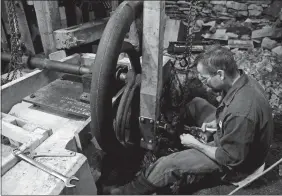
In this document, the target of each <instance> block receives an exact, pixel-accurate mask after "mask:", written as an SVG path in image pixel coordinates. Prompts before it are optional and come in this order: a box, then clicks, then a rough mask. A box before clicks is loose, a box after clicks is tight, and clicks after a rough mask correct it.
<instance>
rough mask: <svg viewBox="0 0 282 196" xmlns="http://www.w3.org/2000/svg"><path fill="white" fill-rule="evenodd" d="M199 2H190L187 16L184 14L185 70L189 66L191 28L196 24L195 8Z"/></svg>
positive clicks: (195, 0) (191, 40)
mask: <svg viewBox="0 0 282 196" xmlns="http://www.w3.org/2000/svg"><path fill="white" fill-rule="evenodd" d="M198 3H199V1H198V0H194V1H191V4H190V7H189V11H188V14H186V19H185V20H186V21H185V22H186V23H187V26H186V34H185V52H184V59H185V61H186V62H187V63H186V65H185V67H186V68H187V67H188V65H190V64H191V56H192V47H193V36H194V32H193V28H194V26H195V23H196V13H197V12H196V10H195V7H196V6H197V5H198Z"/></svg>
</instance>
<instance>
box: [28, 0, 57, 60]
mask: <svg viewBox="0 0 282 196" xmlns="http://www.w3.org/2000/svg"><path fill="white" fill-rule="evenodd" d="M33 3H34V8H35V12H36V18H37V23H38V27H39V32H40V36H41V41H42V45H43V49H44V53H45V55H46V56H48V55H49V54H50V53H52V52H55V51H56V45H55V41H54V37H53V31H55V30H57V29H60V28H61V18H60V11H59V4H58V1H48V0H42V1H34V2H33Z"/></svg>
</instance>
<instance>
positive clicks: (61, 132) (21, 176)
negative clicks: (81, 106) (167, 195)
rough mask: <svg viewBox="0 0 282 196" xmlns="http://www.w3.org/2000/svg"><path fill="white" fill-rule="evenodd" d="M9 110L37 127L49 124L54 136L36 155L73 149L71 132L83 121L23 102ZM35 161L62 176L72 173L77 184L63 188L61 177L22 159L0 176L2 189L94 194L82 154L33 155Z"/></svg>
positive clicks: (55, 193) (79, 126)
mask: <svg viewBox="0 0 282 196" xmlns="http://www.w3.org/2000/svg"><path fill="white" fill-rule="evenodd" d="M11 113H13V114H14V115H16V116H18V117H19V118H21V119H25V120H28V121H29V122H31V123H38V124H39V125H40V126H48V127H50V128H51V129H52V130H54V131H53V135H52V136H50V137H49V138H48V140H45V141H44V142H43V143H42V144H41V145H40V146H39V147H37V148H36V149H35V150H34V152H36V153H38V154H40V152H50V153H52V152H57V151H60V152H62V151H64V150H70V149H75V145H76V144H75V142H74V143H73V142H72V141H73V140H74V133H75V132H76V131H78V129H80V128H81V127H82V126H83V124H84V123H85V121H84V120H79V119H75V118H69V117H66V116H65V117H63V116H59V115H56V114H52V113H49V112H46V111H40V110H36V109H34V108H32V107H30V105H29V104H26V103H20V104H17V105H16V106H15V107H13V109H12V111H11ZM70 144H71V145H70ZM36 160H37V161H39V162H42V163H44V164H45V165H47V166H48V167H51V168H52V169H54V170H56V171H58V172H59V173H62V174H63V175H66V176H72V175H75V176H76V177H78V178H79V181H78V182H75V184H76V187H74V188H72V189H71V190H68V189H65V186H64V183H63V182H62V181H61V180H59V179H57V178H55V177H53V176H51V175H49V174H47V173H46V172H43V171H41V170H39V169H38V168H36V167H34V166H32V165H30V164H28V163H26V162H25V161H21V162H19V163H18V164H17V165H16V166H15V167H13V168H12V169H11V170H9V172H7V173H6V174H5V175H4V176H2V190H3V192H4V193H6V194H9V195H10V194H11V195H18V194H21V195H23V194H24V195H31V194H32V195H59V194H62V193H72V194H75V195H77V194H83V195H96V194H97V189H96V186H95V182H94V179H93V177H92V175H91V171H90V168H89V165H88V163H87V159H86V157H85V156H84V155H82V154H80V153H76V155H75V156H74V157H47V158H44V157H43V158H40V157H39V158H36ZM12 182H13V183H12ZM17 182H20V183H17ZM12 184H13V187H12Z"/></svg>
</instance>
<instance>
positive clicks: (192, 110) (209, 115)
mask: <svg viewBox="0 0 282 196" xmlns="http://www.w3.org/2000/svg"><path fill="white" fill-rule="evenodd" d="M186 111H187V112H186V113H187V116H191V118H192V119H193V120H194V121H195V124H196V126H201V125H202V123H203V122H206V121H211V120H214V119H215V112H216V108H215V107H214V106H213V105H211V104H210V103H209V102H208V101H207V100H205V99H203V98H200V97H196V98H194V99H193V100H192V101H191V102H189V103H188V104H187V105H186ZM188 114H189V115H188Z"/></svg>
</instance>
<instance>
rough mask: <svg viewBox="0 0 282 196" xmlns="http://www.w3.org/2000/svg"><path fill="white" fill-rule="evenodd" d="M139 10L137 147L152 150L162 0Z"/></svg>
mask: <svg viewBox="0 0 282 196" xmlns="http://www.w3.org/2000/svg"><path fill="white" fill-rule="evenodd" d="M143 10H144V11H143V44H142V45H143V46H142V50H143V53H142V54H143V55H142V81H141V92H140V129H141V133H142V138H141V143H140V145H141V146H142V147H143V148H146V149H149V150H153V149H154V148H155V144H156V143H155V140H154V139H155V133H154V132H155V128H156V122H157V120H158V118H159V108H160V103H159V102H160V95H161V90H162V75H163V74H162V72H163V70H162V69H163V40H164V27H165V23H164V16H165V1H144V9H143Z"/></svg>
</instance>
